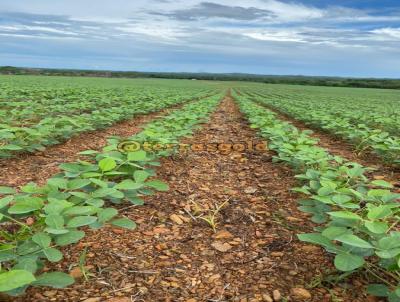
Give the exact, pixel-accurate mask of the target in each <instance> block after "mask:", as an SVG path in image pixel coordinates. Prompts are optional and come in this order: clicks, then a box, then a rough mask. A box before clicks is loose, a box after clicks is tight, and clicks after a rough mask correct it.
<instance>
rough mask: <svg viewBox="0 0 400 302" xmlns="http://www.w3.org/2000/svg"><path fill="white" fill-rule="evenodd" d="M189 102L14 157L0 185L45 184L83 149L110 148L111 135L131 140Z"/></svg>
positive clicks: (0, 165) (3, 163)
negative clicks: (108, 146) (108, 140)
mask: <svg viewBox="0 0 400 302" xmlns="http://www.w3.org/2000/svg"><path fill="white" fill-rule="evenodd" d="M184 104H187V102H183V103H180V104H178V105H174V106H171V107H169V108H166V109H163V110H160V111H157V112H153V113H149V114H145V115H138V116H135V117H134V118H132V119H129V120H126V121H123V122H118V123H116V124H115V125H113V126H111V127H109V128H107V129H101V130H96V131H90V132H84V133H81V134H78V135H76V136H73V137H72V138H70V139H69V140H67V141H66V142H63V143H60V144H57V145H53V146H48V147H47V148H46V150H44V151H42V152H36V153H33V154H30V153H25V154H20V155H17V157H15V158H10V159H2V160H0V169H1V171H2V173H0V186H12V187H17V186H21V185H24V184H26V183H28V182H32V181H33V182H36V183H38V184H44V183H45V182H46V180H47V179H48V178H50V177H51V176H52V175H54V174H56V173H57V172H59V169H58V166H59V165H60V164H62V163H66V162H72V161H75V160H77V159H78V158H79V155H78V153H79V152H81V151H84V150H89V149H91V150H100V149H101V148H102V147H104V146H106V145H107V138H108V137H110V136H121V137H129V136H131V135H134V134H136V133H138V132H139V131H140V130H141V126H143V125H144V124H146V123H149V122H151V121H152V120H154V119H156V118H158V117H161V116H164V115H166V114H168V113H169V112H170V111H171V110H174V109H177V108H180V107H182V106H183V105H184Z"/></svg>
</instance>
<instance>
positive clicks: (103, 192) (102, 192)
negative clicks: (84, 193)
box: [92, 188, 118, 198]
mask: <svg viewBox="0 0 400 302" xmlns="http://www.w3.org/2000/svg"><path fill="white" fill-rule="evenodd" d="M116 192H118V190H116V189H114V188H101V189H98V190H96V191H94V192H93V193H92V196H93V198H102V197H106V196H109V195H113V194H115V193H116Z"/></svg>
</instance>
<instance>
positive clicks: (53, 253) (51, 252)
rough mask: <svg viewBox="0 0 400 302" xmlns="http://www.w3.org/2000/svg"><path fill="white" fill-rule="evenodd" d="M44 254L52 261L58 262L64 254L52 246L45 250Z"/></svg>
mask: <svg viewBox="0 0 400 302" xmlns="http://www.w3.org/2000/svg"><path fill="white" fill-rule="evenodd" d="M43 253H44V255H45V256H46V258H47V259H48V260H49V261H50V262H58V261H60V260H61V259H62V258H63V254H62V253H61V252H60V251H59V250H57V249H55V248H52V247H49V248H47V249H44V250H43Z"/></svg>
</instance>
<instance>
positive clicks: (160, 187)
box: [145, 180, 169, 191]
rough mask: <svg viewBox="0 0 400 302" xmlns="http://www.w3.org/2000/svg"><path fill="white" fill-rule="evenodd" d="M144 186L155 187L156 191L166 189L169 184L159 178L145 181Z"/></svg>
mask: <svg viewBox="0 0 400 302" xmlns="http://www.w3.org/2000/svg"><path fill="white" fill-rule="evenodd" d="M145 184H146V186H149V187H151V188H154V189H156V190H157V191H168V190H169V186H168V185H167V184H166V183H164V182H162V181H160V180H151V181H148V182H146V183H145Z"/></svg>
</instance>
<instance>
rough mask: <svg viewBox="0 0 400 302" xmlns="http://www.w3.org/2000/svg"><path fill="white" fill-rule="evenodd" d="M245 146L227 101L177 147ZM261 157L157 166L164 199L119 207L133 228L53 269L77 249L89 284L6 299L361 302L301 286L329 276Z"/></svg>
mask: <svg viewBox="0 0 400 302" xmlns="http://www.w3.org/2000/svg"><path fill="white" fill-rule="evenodd" d="M255 140H256V134H255V131H253V130H251V129H250V128H249V127H248V125H247V122H246V120H244V119H243V117H242V115H241V114H240V113H239V111H238V107H237V106H236V104H235V103H234V102H233V100H232V99H231V98H229V97H227V98H226V99H225V100H224V101H223V102H222V103H221V105H220V106H219V107H218V109H217V111H216V112H215V113H214V114H213V116H212V118H211V121H210V122H209V123H208V124H206V125H204V127H203V129H202V130H200V131H198V132H197V133H196V134H195V136H194V137H193V138H188V139H185V140H184V142H185V143H201V142H203V143H239V142H248V141H255ZM271 159H272V154H271V153H270V152H265V151H249V150H247V151H243V152H233V153H231V154H228V155H224V154H220V152H200V151H199V152H190V153H188V154H180V155H177V156H173V157H169V158H164V159H163V160H162V166H161V167H160V168H159V171H158V178H161V179H164V180H165V181H166V182H168V183H169V185H170V191H169V192H165V193H160V194H157V195H156V196H152V197H149V198H148V200H146V204H145V205H144V206H139V207H129V206H128V207H126V208H125V209H122V212H123V213H124V214H125V215H126V216H128V217H130V218H132V219H134V220H135V221H136V222H137V223H138V228H137V229H136V230H134V231H126V230H120V229H112V228H105V229H101V230H97V231H88V236H87V237H86V238H85V239H84V241H82V242H81V243H79V244H78V245H77V246H75V247H71V248H70V249H69V251H67V253H66V254H67V256H66V257H67V259H66V260H67V261H66V262H65V264H61V265H60V266H58V268H61V269H62V270H68V267H67V263H77V262H78V257H79V254H80V253H81V251H82V249H83V248H84V247H85V246H86V247H87V248H88V254H87V265H88V270H89V272H90V273H91V274H93V275H92V276H91V277H90V278H89V281H87V282H85V281H83V279H81V281H79V282H77V283H76V284H75V285H73V286H71V287H70V288H69V289H65V290H47V291H44V290H43V289H30V290H29V292H28V296H25V297H23V298H20V299H17V300H16V301H24V302H29V301H43V302H45V301H85V302H96V301H97V302H99V301H108V302H129V301H152V302H153V301H154V302H156V301H160V302H161V301H164V302H178V301H183V302H200V301H219V302H223V301H235V302H256V301H267V302H271V301H273V300H272V298H271V297H273V296H274V295H275V298H276V299H275V301H282V302H283V301H288V300H285V299H286V298H288V297H291V300H290V301H318V302H324V301H326V302H328V301H333V299H334V298H337V299H339V298H341V299H342V300H334V301H353V302H356V301H359V302H361V301H366V299H365V297H363V295H362V290H361V288H357V287H355V288H353V290H348V291H345V290H344V289H341V288H340V287H334V288H332V289H330V290H328V289H326V288H323V287H320V288H313V287H311V286H310V285H312V284H317V283H318V280H320V279H321V275H322V274H326V273H327V272H329V271H331V270H332V265H331V264H330V263H331V259H330V258H329V256H327V255H326V254H325V253H324V252H323V251H322V250H321V249H320V248H319V247H316V246H312V245H309V244H306V243H302V242H299V241H298V240H297V238H296V234H297V233H299V232H301V231H303V230H304V231H309V230H310V228H311V226H310V225H309V222H308V218H307V217H306V216H305V215H304V214H303V213H301V212H299V211H298V210H297V208H296V207H297V204H296V199H297V197H298V196H296V194H294V193H291V192H290V189H291V188H292V187H294V186H295V185H296V184H295V180H294V178H293V175H292V173H291V171H290V170H289V169H288V168H286V167H285V166H284V165H280V164H273V163H272V161H271ZM225 202H227V203H226V205H225V206H224V207H223V208H222V210H221V211H220V212H219V214H218V215H216V219H217V222H218V224H217V227H216V229H217V230H216V233H214V232H213V230H212V228H211V227H210V225H209V224H207V223H206V222H205V221H204V220H202V219H200V218H198V215H200V214H201V213H203V217H206V215H207V214H210V213H211V211H210V209H212V208H213V207H215V205H223V204H224V203H225ZM72 271H73V272H75V273H76V269H74V270H72ZM77 275H79V271H78V274H77ZM354 284H356V286H362V284H361V283H360V281H357V280H356V281H354ZM352 294H353V295H355V296H350V295H352ZM279 296H280V297H279Z"/></svg>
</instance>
